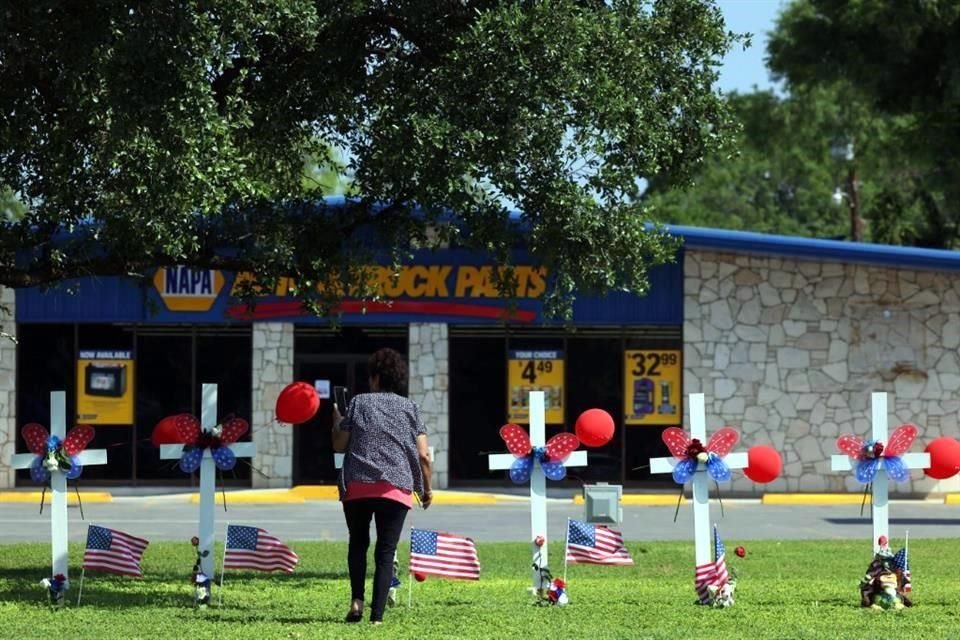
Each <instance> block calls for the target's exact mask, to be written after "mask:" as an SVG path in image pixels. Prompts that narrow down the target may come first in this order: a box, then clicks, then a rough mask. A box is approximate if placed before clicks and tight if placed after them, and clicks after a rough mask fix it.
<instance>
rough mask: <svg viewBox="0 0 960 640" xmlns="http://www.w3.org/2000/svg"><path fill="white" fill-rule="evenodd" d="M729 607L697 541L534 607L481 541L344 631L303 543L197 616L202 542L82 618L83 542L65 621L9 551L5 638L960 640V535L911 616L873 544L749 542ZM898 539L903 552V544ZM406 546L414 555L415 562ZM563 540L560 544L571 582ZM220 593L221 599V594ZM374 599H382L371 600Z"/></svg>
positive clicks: (23, 554) (45, 562)
mask: <svg viewBox="0 0 960 640" xmlns="http://www.w3.org/2000/svg"><path fill="white" fill-rule="evenodd" d="M725 542H726V543H727V548H728V550H730V551H731V553H730V559H729V564H731V565H732V566H733V567H734V568H735V570H736V571H737V573H738V576H739V585H738V588H737V604H736V605H735V606H734V607H733V608H731V609H722V610H721V609H710V608H705V607H699V606H695V605H694V604H693V602H694V596H695V594H694V591H693V585H692V574H693V566H692V565H693V545H692V543H689V544H688V543H676V542H663V543H638V542H633V543H628V544H627V547H628V549H629V550H630V552H631V554H632V556H633V558H634V561H635V562H636V566H634V567H623V568H620V567H609V568H608V567H596V566H590V565H572V566H571V567H570V570H569V573H568V589H569V594H570V599H571V604H570V605H569V606H568V607H566V608H556V607H537V606H534V605H532V604H531V603H532V600H531V598H530V596H528V595H527V593H526V591H525V588H526V587H527V585H528V579H529V571H528V566H529V556H528V553H527V547H526V545H522V544H481V545H479V553H480V561H481V564H482V574H481V580H480V581H479V582H464V581H450V580H440V579H437V578H429V579H427V581H426V582H423V583H415V584H414V592H413V607H412V608H409V609H408V608H407V606H406V588H407V580H406V577H405V576H404V585H403V588H404V592H403V601H402V605H401V606H399V607H397V608H395V609H390V610H388V611H387V615H386V617H385V623H384V624H383V625H382V626H380V627H372V626H371V625H369V624H368V623H366V622H364V623H363V624H361V625H346V624H344V623H342V622H341V620H342V618H343V615H344V614H345V612H346V606H347V604H348V602H349V586H348V581H347V576H346V562H345V552H346V545H345V544H342V543H319V542H296V543H291V547H293V548H294V549H295V550H296V551H297V552H298V553H299V554H300V558H301V561H300V567H299V568H298V569H297V571H296V572H295V573H293V574H291V575H285V574H262V573H252V572H251V573H247V572H243V573H240V572H233V573H228V574H227V577H226V583H225V589H224V604H223V608H222V609H221V608H218V607H216V606H214V607H211V608H210V609H207V610H205V611H201V610H195V609H194V608H193V607H192V591H191V584H190V578H189V576H190V570H191V568H192V566H193V548H192V547H191V546H190V544H189V543H188V542H186V541H185V542H183V543H157V544H152V545H151V546H150V548H149V549H148V550H147V553H146V556H145V558H144V565H143V568H144V572H145V574H146V575H147V577H146V578H145V579H143V580H133V579H127V578H120V577H113V576H110V575H108V574H97V575H93V576H88V579H87V581H86V583H85V585H84V588H83V603H82V606H80V607H79V608H78V607H76V594H77V591H76V589H77V585H78V578H79V574H80V572H79V563H80V559H81V557H82V554H83V548H82V545H71V550H70V552H71V558H72V560H73V566H74V567H75V569H74V575H73V579H74V582H73V585H72V588H71V591H70V592H69V594H68V598H70V599H71V600H72V602H71V604H70V605H69V606H68V608H66V609H64V610H61V611H51V610H50V609H49V608H48V607H47V605H46V599H45V598H46V593H45V591H44V589H43V588H42V587H40V586H39V585H38V581H39V580H40V579H41V578H43V577H45V576H46V575H47V572H48V571H49V562H50V555H49V548H48V547H47V546H46V545H42V544H18V545H6V546H0V637H2V638H44V639H47V640H59V639H61V638H94V637H96V638H104V639H111V640H112V639H119V638H181V639H182V640H195V639H199V638H354V637H368V636H369V637H382V638H391V639H394V638H519V639H523V640H529V639H533V638H550V639H552V640H563V639H564V638H588V639H589V640H595V639H598V638H632V639H642V638H705V639H706V638H709V639H711V640H715V639H719V638H747V639H749V640H757V639H760V638H811V639H813V638H816V639H818V640H819V639H834V638H858V639H859V638H869V639H876V640H883V639H886V638H890V639H891V640H900V639H902V638H924V639H931V638H957V637H960V598H958V596H960V584H958V582H960V577H958V572H957V560H956V554H957V542H956V541H955V540H916V541H914V542H912V543H911V547H910V561H911V562H910V564H911V569H912V570H913V576H914V591H913V594H914V601H915V603H916V606H915V607H913V608H912V609H905V610H903V611H899V612H893V611H887V612H873V611H869V610H864V609H861V608H859V606H858V604H859V594H858V590H857V584H858V581H859V579H860V577H861V575H862V573H863V571H864V570H865V569H866V567H867V564H868V563H869V561H870V548H869V543H868V542H867V541H866V540H862V541H818V542H783V543H781V542H774V541H766V542H751V543H748V544H747V545H746V547H747V556H746V557H745V558H737V557H736V556H733V554H732V550H733V548H734V546H736V545H737V544H738V542H737V541H736V540H726V541H725ZM895 542H897V541H895ZM407 550H408V547H407V546H404V547H403V549H402V555H401V558H402V557H404V555H405V554H406V553H407ZM562 551H563V549H562V544H558V545H556V546H553V547H551V549H550V553H551V558H553V560H554V565H555V567H554V568H555V569H557V570H558V573H562V571H563V566H562ZM214 598H215V599H216V592H215V596H214ZM368 599H369V594H368Z"/></svg>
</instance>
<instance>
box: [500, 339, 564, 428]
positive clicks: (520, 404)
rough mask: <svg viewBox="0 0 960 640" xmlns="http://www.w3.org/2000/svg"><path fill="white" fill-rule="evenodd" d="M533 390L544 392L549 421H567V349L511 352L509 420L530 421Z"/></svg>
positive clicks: (547, 420) (517, 421) (548, 422)
mask: <svg viewBox="0 0 960 640" xmlns="http://www.w3.org/2000/svg"><path fill="white" fill-rule="evenodd" d="M531 391H543V396H544V402H545V403H546V407H545V409H546V416H545V418H546V423H547V424H562V423H563V352H562V351H511V352H510V353H509V358H508V360H507V419H508V420H509V421H510V422H514V423H516V424H528V423H529V421H530V410H529V407H528V406H527V403H528V401H529V400H528V399H529V397H530V392H531Z"/></svg>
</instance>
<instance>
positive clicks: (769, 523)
mask: <svg viewBox="0 0 960 640" xmlns="http://www.w3.org/2000/svg"><path fill="white" fill-rule="evenodd" d="M723 506H724V512H725V515H724V516H721V512H720V505H719V503H717V502H713V504H712V511H711V515H712V517H713V519H714V520H715V521H716V522H717V523H718V524H719V525H720V527H721V530H722V532H723V537H724V539H725V540H727V541H732V540H761V539H774V540H791V539H836V538H869V537H870V536H871V535H872V527H871V523H870V519H869V517H870V508H869V506H867V508H866V509H865V511H864V516H863V517H861V516H860V507H859V505H837V506H788V505H769V504H768V505H762V504H760V503H759V502H757V501H732V500H724V502H723ZM197 508H198V507H197V505H196V504H190V503H189V502H184V501H183V500H177V501H174V500H169V499H165V498H163V497H156V496H154V497H135V498H134V497H131V498H124V497H120V498H115V499H114V500H113V502H109V503H102V504H89V505H84V515H85V521H81V519H80V510H79V508H77V507H70V510H69V515H70V540H71V541H78V542H80V541H83V540H84V539H85V537H86V526H85V525H86V524H87V523H95V524H101V525H105V526H109V527H114V528H117V529H121V530H123V531H127V532H128V533H131V534H134V535H140V536H144V537H146V538H148V539H149V540H151V541H159V540H188V539H189V538H190V536H192V535H194V533H195V531H196V527H197ZM548 508H549V519H550V532H551V535H553V536H554V537H555V538H559V537H561V536H563V533H564V531H565V526H566V520H567V518H568V517H570V518H582V517H583V507H582V506H578V505H574V504H572V503H571V502H570V501H569V500H552V501H550V504H549V507H548ZM623 512H624V519H623V523H622V525H621V526H620V527H619V528H620V529H621V530H622V531H623V535H624V538H626V539H627V540H678V539H691V536H692V519H693V510H692V507H691V506H690V505H689V504H685V505H683V506H681V507H680V513H679V515H678V517H677V521H676V522H674V521H673V515H674V507H672V506H634V505H624V507H623ZM216 519H217V527H218V530H219V528H220V527H225V525H226V523H227V522H230V523H234V524H249V525H257V526H260V527H264V528H266V529H268V530H269V531H270V532H271V533H273V534H275V535H277V536H279V537H281V538H282V539H285V540H346V538H347V531H346V527H345V525H344V523H343V515H342V513H341V510H340V505H339V503H337V502H334V501H316V502H312V501H308V502H304V503H301V504H235V505H231V504H229V503H228V504H227V511H226V512H224V510H223V507H222V506H219V505H218V506H217V511H216ZM49 522H50V521H49V517H48V514H47V513H44V514H43V515H40V513H39V504H29V503H5V504H0V543H9V542H24V541H37V542H46V541H48V540H49V539H50V524H49ZM958 525H960V506H955V505H945V504H943V503H942V502H941V503H934V502H918V501H904V502H893V503H891V506H890V534H891V536H893V537H900V536H902V534H903V531H905V530H909V531H910V537H911V538H930V537H943V538H949V537H955V536H957V533H958V532H960V527H958ZM406 526H407V528H408V529H409V527H410V526H416V527H420V528H428V529H438V530H442V531H450V532H454V533H460V534H463V535H467V536H470V537H472V538H474V539H475V540H478V541H524V540H526V539H527V538H528V537H529V535H530V515H529V507H528V504H527V503H526V502H524V501H519V502H504V503H497V504H493V505H442V504H441V505H434V506H433V507H431V508H430V509H429V510H427V511H423V510H421V509H415V510H413V511H412V512H411V513H410V515H409V516H408V517H407V522H406ZM404 535H405V536H406V535H407V534H406V533H405V534H404ZM218 538H222V535H219V534H218Z"/></svg>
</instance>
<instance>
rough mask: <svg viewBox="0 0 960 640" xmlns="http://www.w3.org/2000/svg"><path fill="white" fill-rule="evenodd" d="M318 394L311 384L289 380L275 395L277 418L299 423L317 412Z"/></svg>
mask: <svg viewBox="0 0 960 640" xmlns="http://www.w3.org/2000/svg"><path fill="white" fill-rule="evenodd" d="M319 408H320V396H319V395H318V394H317V390H316V389H314V388H313V385H310V384H307V383H306V382H291V383H290V384H288V385H287V386H286V387H284V389H283V391H281V392H280V395H279V396H277V420H279V421H280V422H289V423H290V424H301V423H303V422H306V421H307V420H309V419H310V418H312V417H313V416H315V415H316V414H317V409H319Z"/></svg>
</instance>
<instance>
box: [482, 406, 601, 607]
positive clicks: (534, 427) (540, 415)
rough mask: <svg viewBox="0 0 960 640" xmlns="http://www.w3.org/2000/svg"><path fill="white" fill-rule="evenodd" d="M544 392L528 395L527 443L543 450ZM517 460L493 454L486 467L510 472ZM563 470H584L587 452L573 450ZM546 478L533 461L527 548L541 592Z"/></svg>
mask: <svg viewBox="0 0 960 640" xmlns="http://www.w3.org/2000/svg"><path fill="white" fill-rule="evenodd" d="M543 395H544V394H543V391H531V392H530V403H529V406H530V444H531V445H533V447H534V448H536V447H542V446H544V444H545V443H546V439H545V431H546V426H545V409H544V399H543ZM516 459H517V457H516V456H515V455H513V454H512V453H494V454H490V455H489V456H488V461H489V468H490V470H491V471H496V470H499V469H509V468H510V467H511V466H513V463H514V461H516ZM563 465H564V466H565V467H585V466H587V452H586V451H574V452H573V453H571V454H570V456H569V457H568V458H567V459H566V460H564V462H563ZM538 538H539V539H541V540H542V544H541V545H540V546H538V545H537V539H538ZM548 540H549V538H548V536H547V477H546V476H545V475H544V474H543V469H542V468H541V467H540V463H539V462H537V461H534V463H533V469H532V470H531V471H530V549H531V552H532V554H533V564H534V566H535V567H536V568H534V569H532V572H531V573H532V576H533V588H534V589H538V590H539V589H544V588H546V587H547V586H548V585H545V584H541V581H540V571H539V568H540V567H548V566H549V564H548V563H547V542H548Z"/></svg>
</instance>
